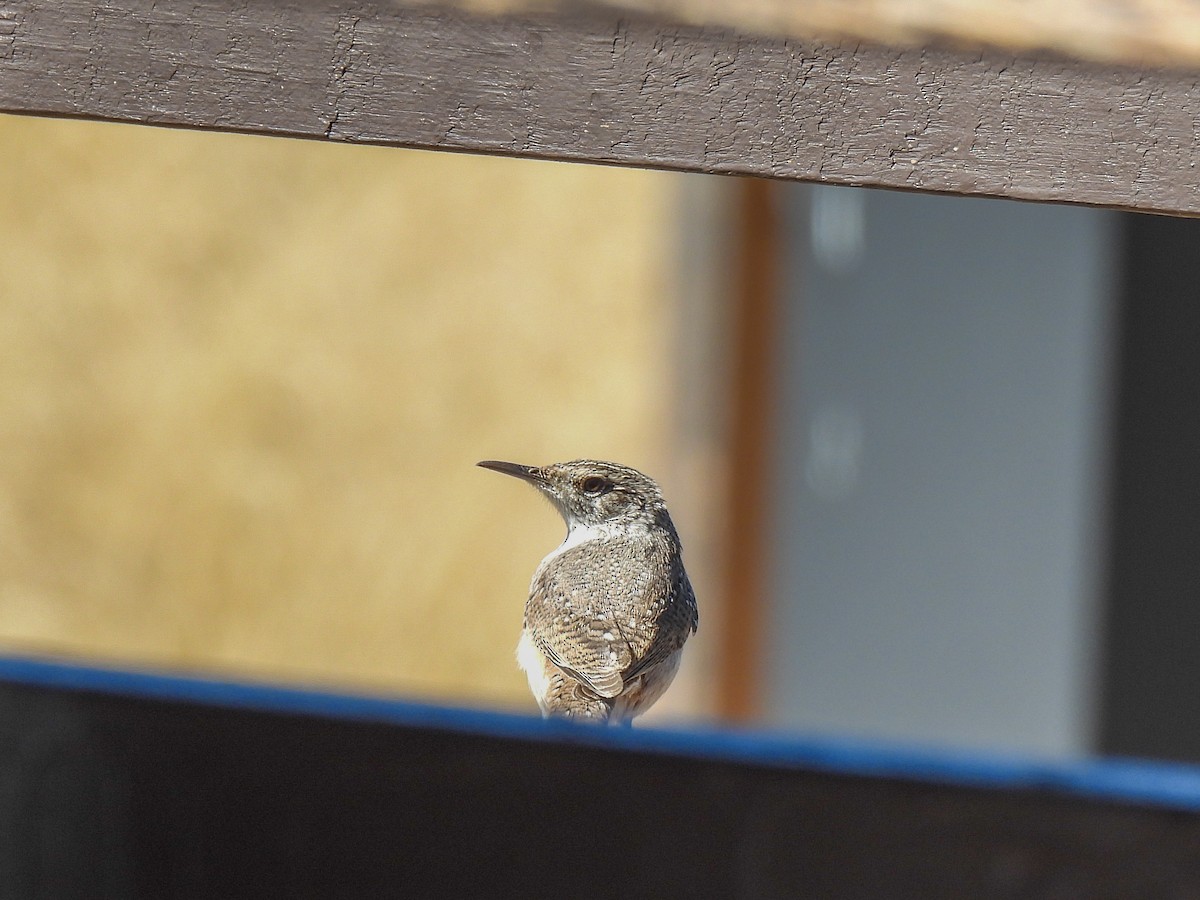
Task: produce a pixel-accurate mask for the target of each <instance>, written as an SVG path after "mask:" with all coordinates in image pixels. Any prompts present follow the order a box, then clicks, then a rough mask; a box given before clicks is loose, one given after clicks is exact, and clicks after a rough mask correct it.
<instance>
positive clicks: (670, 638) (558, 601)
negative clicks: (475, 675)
mask: <svg viewBox="0 0 1200 900" xmlns="http://www.w3.org/2000/svg"><path fill="white" fill-rule="evenodd" d="M606 544H607V546H605V547H597V546H595V545H594V544H593V545H591V546H586V545H585V546H580V547H576V548H573V549H571V550H568V551H566V552H564V553H562V554H560V555H559V556H558V557H556V558H555V560H554V561H553V564H551V565H546V566H543V567H542V568H540V569H539V570H538V572H537V574H536V575H535V576H534V581H533V585H532V590H531V592H530V597H529V602H528V603H526V605H525V626H526V628H528V629H529V630H530V632H531V634H532V635H533V636H534V640H535V642H536V643H537V645H538V647H539V648H540V649H541V650H542V652H543V653H545V654H546V657H547V658H548V659H549V660H550V661H551V662H553V663H554V664H555V665H556V666H558V667H559V668H560V669H563V670H564V671H565V672H567V673H568V674H570V675H571V676H572V677H574V678H577V679H578V680H579V681H581V682H582V683H583V684H585V685H587V687H588V688H589V689H590V690H592V691H594V692H595V693H596V694H597V695H599V696H601V697H616V696H617V695H619V694H620V693H621V691H623V690H624V688H625V684H626V682H628V681H630V680H631V679H633V678H635V677H637V675H639V674H640V673H641V672H643V671H646V670H647V669H649V668H651V667H652V666H654V665H655V664H657V663H659V662H661V661H662V660H664V659H666V658H667V657H668V656H670V655H671V653H673V652H674V651H675V650H678V649H679V647H681V646H682V645H683V641H684V640H685V639H686V637H687V635H688V634H690V632H691V631H693V630H695V602H694V600H693V599H692V596H691V585H690V584H688V583H687V576H686V575H685V574H684V573H683V565H682V563H680V562H679V561H678V557H677V556H676V557H674V558H673V559H668V558H665V557H663V556H661V551H659V550H657V549H656V548H653V547H645V546H636V545H629V544H625V543H623V542H616V541H610V542H606ZM664 570H665V571H664ZM654 572H663V573H664V574H666V577H665V578H664V577H661V576H660V577H654V575H653V574H652V573H654ZM685 592H686V595H685Z"/></svg>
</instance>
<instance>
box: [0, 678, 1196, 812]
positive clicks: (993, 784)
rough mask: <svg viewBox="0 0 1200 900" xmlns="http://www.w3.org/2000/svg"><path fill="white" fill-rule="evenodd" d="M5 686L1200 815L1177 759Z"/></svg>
mask: <svg viewBox="0 0 1200 900" xmlns="http://www.w3.org/2000/svg"><path fill="white" fill-rule="evenodd" d="M0 682H9V683H14V684H24V685H36V686H41V687H50V688H60V689H64V690H74V691H92V692H100V693H109V694H121V695H127V696H138V697H154V698H159V699H163V700H174V701H181V702H185V703H200V704H205V705H210V706H221V707H231V708H237V709H253V710H261V711H266V712H279V713H296V714H301V715H312V716H324V717H331V718H336V719H351V720H359V721H373V722H383V723H390V724H395V725H404V726H409V727H419V728H437V729H444V730H448V731H455V732H459V733H468V734H480V735H492V736H496V737H504V738H517V739H521V740H529V741H552V742H556V743H566V744H573V745H581V746H590V747H601V748H611V749H617V750H633V751H641V752H647V753H656V754H672V755H681V756H687V757H693V758H700V759H716V760H725V761H732V762H742V763H749V764H756V765H766V766H772V767H783V768H795V769H807V770H816V771H821V772H828V773H836V774H845V775H863V776H871V777H881V778H900V779H905V780H912V781H926V782H935V783H940V784H951V785H960V786H969V787H982V788H992V789H1003V788H1008V789H1035V790H1045V791H1050V792H1056V793H1065V794H1071V795H1075V796H1080V797H1087V798H1091V799H1095V800H1104V801H1114V802H1120V803H1130V804H1139V805H1149V806H1162V807H1169V808H1173V809H1183V810H1189V811H1194V812H1200V767H1196V766H1186V765H1179V764H1172V763H1159V762H1149V761H1142V760H1125V759H1094V760H1069V761H1062V760H1039V759H1033V758H1029V757H1021V756H1015V755H1013V756H1009V755H1000V754H995V755H989V754H980V753H966V752H956V751H949V750H940V749H927V748H914V747H910V746H897V745H892V744H887V743H884V742H873V741H861V740H846V739H835V738H808V737H798V736H794V735H783V734H778V733H770V732H758V731H755V732H751V731H739V730H729V729H716V728H698V729H688V730H683V729H676V730H668V729H655V728H633V729H630V728H622V729H616V728H614V729H600V728H595V727H590V726H585V725H573V724H571V723H570V722H566V721H562V720H543V719H540V718H535V717H531V716H521V715H514V714H511V713H502V712H490V711H484V710H475V709H457V708H450V707H442V706H431V705H427V704H421V703H412V702H409V701H403V700H394V699H388V698H383V697H371V696H363V695H355V694H340V693H333V692H330V691H320V690H305V689H298V688H292V687H281V686H277V685H270V684H258V683H244V682H229V681H217V680H213V679H206V678H193V677H188V676H181V675H166V674H161V673H152V672H142V671H127V670H118V669H109V668H101V667H96V666H84V665H78V664H75V663H66V662H61V661H56V660H49V659H34V658H30V657H19V656H0Z"/></svg>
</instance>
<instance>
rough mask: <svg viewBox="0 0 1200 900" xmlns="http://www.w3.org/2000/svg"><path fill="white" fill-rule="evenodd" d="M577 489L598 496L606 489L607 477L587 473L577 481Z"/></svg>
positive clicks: (591, 495) (590, 495)
mask: <svg viewBox="0 0 1200 900" xmlns="http://www.w3.org/2000/svg"><path fill="white" fill-rule="evenodd" d="M579 489H580V490H581V491H583V492H584V493H585V494H587V495H588V496H589V497H599V496H600V495H601V494H603V493H604V492H605V491H606V490H608V479H607V478H602V477H601V476H599V475H589V476H588V477H587V478H585V479H583V481H581V482H579Z"/></svg>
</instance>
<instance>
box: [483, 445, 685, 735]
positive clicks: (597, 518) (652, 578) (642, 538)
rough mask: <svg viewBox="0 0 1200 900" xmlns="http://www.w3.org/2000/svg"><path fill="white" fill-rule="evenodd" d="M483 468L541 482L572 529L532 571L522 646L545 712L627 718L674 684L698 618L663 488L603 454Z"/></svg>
mask: <svg viewBox="0 0 1200 900" xmlns="http://www.w3.org/2000/svg"><path fill="white" fill-rule="evenodd" d="M478 465H480V466H482V467H483V468H485V469H491V470H493V471H496V472H501V473H503V474H505V475H512V476H514V477H516V478H519V479H521V480H522V481H525V482H527V483H529V484H531V485H533V487H535V488H537V490H538V491H539V492H541V494H542V495H543V496H544V497H545V498H546V499H548V500H549V501H550V503H551V504H553V506H554V507H555V509H557V510H558V512H559V513H560V514H561V515H562V518H563V521H564V522H565V523H566V526H567V535H566V538H565V539H564V540H563V542H562V543H561V544H560V545H559V546H558V547H556V548H555V549H554V550H552V551H551V552H550V553H549V554H547V556H546V557H545V559H543V560H542V561H541V564H540V565H538V567H537V569H536V570H535V571H534V574H533V580H532V582H531V583H530V586H529V599H528V600H527V601H526V603H525V617H524V622H523V625H522V629H521V637H520V640H519V642H518V644H517V664H518V665H519V666H520V668H521V669H522V670H523V671H524V672H525V675H526V677H527V678H528V680H529V689H530V691H531V692H532V693H533V696H534V698H535V699H536V700H537V703H538V706H539V708H540V709H541V712H542V715H543V716H544V717H547V718H548V717H551V716H554V717H565V718H569V719H577V720H582V721H587V722H597V723H604V724H610V725H628V724H630V723H631V722H632V720H633V718H634V717H635V716H638V715H640V714H642V713H644V712H645V711H646V710H647V709H649V708H650V706H652V705H653V704H654V703H655V701H657V700H658V699H659V698H660V697H661V696H662V695H663V693H664V692H665V691H666V690H667V688H668V687H669V686H670V684H671V682H672V680H674V678H675V674H676V672H678V670H679V662H680V657H681V654H682V652H683V645H684V643H685V642H686V641H687V639H688V638H689V637H690V636H691V635H692V634H694V633H695V632H696V629H697V627H698V625H699V613H698V610H697V607H696V595H695V593H694V592H693V590H692V585H691V582H690V581H688V576H687V572H686V571H684V568H683V553H682V549H681V547H680V543H679V534H678V532H677V531H676V530H675V524H674V523H673V522H672V521H671V516H670V514H669V513H668V512H667V506H666V503H665V502H664V500H663V496H662V491H661V490H660V489H659V487H658V485H657V484H656V483H655V482H654V480H653V479H652V478H650V477H649V476H647V475H643V474H642V473H641V472H639V471H637V470H636V469H631V468H629V467H628V466H623V465H619V464H617V463H613V462H604V461H601V460H595V459H576V460H572V461H570V462H562V463H552V464H550V465H546V466H527V465H521V464H519V463H511V462H502V461H499V460H484V461H482V462H480V463H478Z"/></svg>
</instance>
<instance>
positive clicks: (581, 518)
mask: <svg viewBox="0 0 1200 900" xmlns="http://www.w3.org/2000/svg"><path fill="white" fill-rule="evenodd" d="M479 465H481V466H483V467H484V468H485V469H491V470H493V471H495V472H503V473H504V474H505V475H512V476H515V477H516V478H520V479H521V480H523V481H527V482H529V483H530V484H532V485H533V486H534V487H536V488H537V489H538V490H539V491H541V492H542V493H543V494H544V495H545V496H546V498H547V499H548V500H549V501H550V502H551V503H553V504H554V507H555V508H556V509H557V510H558V511H559V512H560V513H561V514H562V517H563V519H564V520H565V521H566V523H567V527H568V528H576V527H579V526H585V527H596V526H602V525H616V526H623V525H636V524H642V525H646V526H650V525H654V524H669V523H670V519H669V518H668V517H667V514H666V505H665V504H664V503H663V497H662V492H661V491H660V490H659V489H658V485H657V484H655V483H654V480H653V479H652V478H650V477H648V476H646V475H643V474H642V473H641V472H639V471H637V470H636V469H631V468H629V467H628V466H622V465H618V464H617V463H611V462H602V461H601V460H597V459H576V460H572V461H571V462H563V463H551V464H550V465H548V466H523V465H520V464H519V463H510V462H499V461H497V460H493V459H488V460H484V461H483V462H481V463H479Z"/></svg>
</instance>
